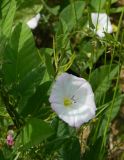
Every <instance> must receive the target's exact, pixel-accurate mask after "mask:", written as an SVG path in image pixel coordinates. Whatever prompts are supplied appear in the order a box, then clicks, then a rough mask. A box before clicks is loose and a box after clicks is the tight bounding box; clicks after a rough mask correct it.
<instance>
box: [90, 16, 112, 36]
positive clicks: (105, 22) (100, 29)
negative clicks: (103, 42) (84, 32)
mask: <svg viewBox="0 0 124 160" xmlns="http://www.w3.org/2000/svg"><path fill="white" fill-rule="evenodd" d="M91 20H92V23H93V25H94V27H95V29H94V31H96V34H97V35H98V36H99V37H104V36H105V34H104V32H106V33H112V32H113V30H112V24H111V22H110V18H109V17H108V15H107V14H106V13H91Z"/></svg>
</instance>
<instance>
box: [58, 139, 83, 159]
mask: <svg viewBox="0 0 124 160" xmlns="http://www.w3.org/2000/svg"><path fill="white" fill-rule="evenodd" d="M60 156H61V159H62V160H80V143H79V140H78V138H76V137H74V138H70V139H69V140H68V141H67V142H66V144H65V145H64V147H63V149H62V150H61V151H60Z"/></svg>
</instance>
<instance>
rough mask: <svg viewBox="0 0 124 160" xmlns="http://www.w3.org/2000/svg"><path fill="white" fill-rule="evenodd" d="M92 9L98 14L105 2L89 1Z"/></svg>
mask: <svg viewBox="0 0 124 160" xmlns="http://www.w3.org/2000/svg"><path fill="white" fill-rule="evenodd" d="M90 3H91V5H92V7H93V8H94V9H95V10H96V11H97V12H98V11H100V10H101V9H103V7H104V6H105V3H106V0H91V2H90Z"/></svg>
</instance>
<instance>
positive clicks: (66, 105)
mask: <svg viewBox="0 0 124 160" xmlns="http://www.w3.org/2000/svg"><path fill="white" fill-rule="evenodd" d="M70 105H72V100H71V99H70V98H64V106H65V107H69V106H70Z"/></svg>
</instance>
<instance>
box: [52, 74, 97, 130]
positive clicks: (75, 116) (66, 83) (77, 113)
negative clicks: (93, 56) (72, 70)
mask: <svg viewBox="0 0 124 160" xmlns="http://www.w3.org/2000/svg"><path fill="white" fill-rule="evenodd" d="M49 101H50V103H51V107H52V109H53V110H54V111H55V112H56V113H57V114H58V116H59V117H60V118H61V119H62V120H64V121H65V122H66V123H68V124H69V125H70V126H73V127H80V126H81V125H82V124H83V123H85V122H88V121H89V120H90V119H92V118H94V117H95V111H96V106H95V102H94V94H93V91H92V88H91V86H90V84H89V83H88V82H87V81H86V80H85V79H83V78H79V77H76V76H74V75H72V74H68V73H63V74H61V75H60V76H58V78H57V80H56V82H55V84H54V85H53V88H52V91H51V95H50V98H49Z"/></svg>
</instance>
